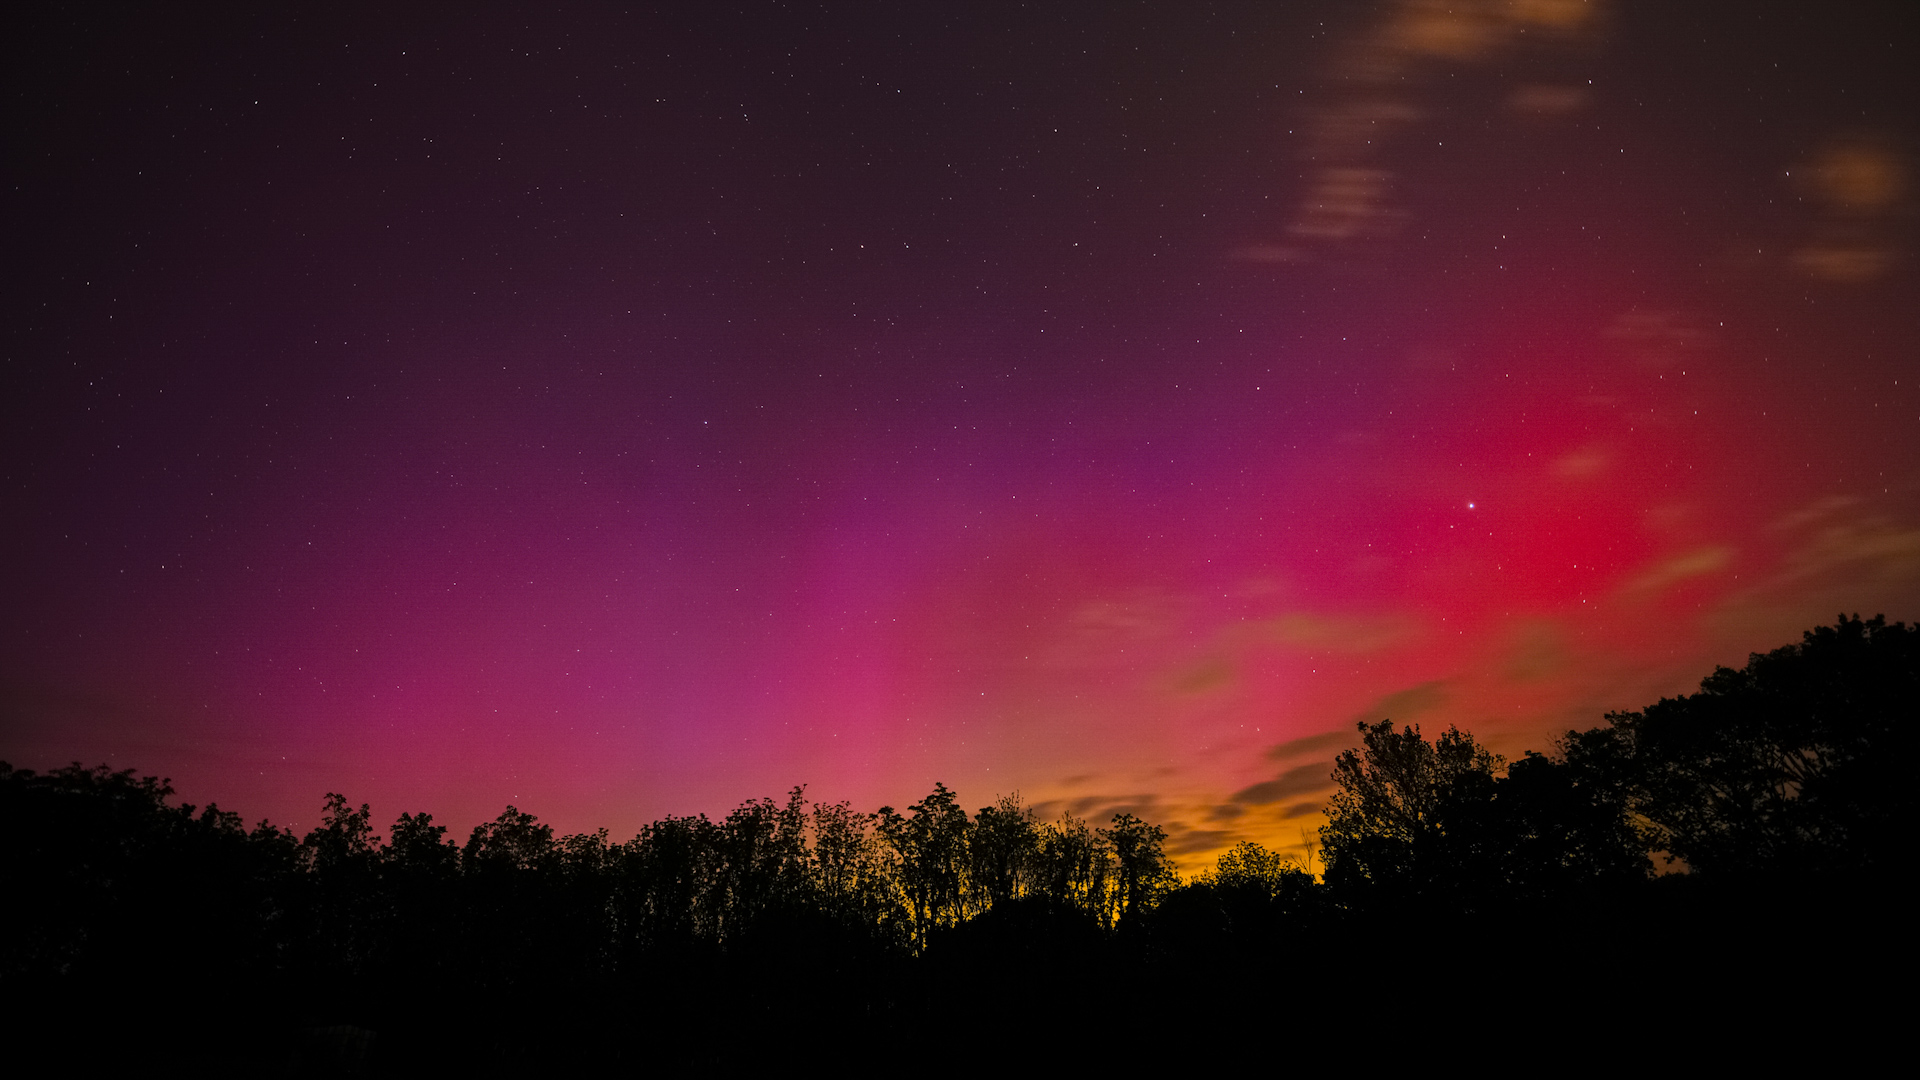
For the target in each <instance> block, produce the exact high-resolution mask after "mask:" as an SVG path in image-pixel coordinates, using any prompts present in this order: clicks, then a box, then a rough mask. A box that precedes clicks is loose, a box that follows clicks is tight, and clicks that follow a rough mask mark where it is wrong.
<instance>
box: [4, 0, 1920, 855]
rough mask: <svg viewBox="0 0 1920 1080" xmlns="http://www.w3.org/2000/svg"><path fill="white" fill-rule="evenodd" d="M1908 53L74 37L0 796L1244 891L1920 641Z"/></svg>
mask: <svg viewBox="0 0 1920 1080" xmlns="http://www.w3.org/2000/svg"><path fill="white" fill-rule="evenodd" d="M1901 15H1902V9H1901V8H1900V7H1899V6H1897V5H1893V4H1879V3H1876V4H1853V5H1837V6H1830V5H1809V4H1800V5H1786V4H1741V5H1733V4H1724V5H1702V6H1699V9H1697V10H1695V9H1689V10H1688V11H1685V12H1676V11H1674V10H1672V9H1671V8H1670V6H1668V5H1658V4H1651V3H1626V2H1614V3H1601V2H1598V0H1595V2H1592V3H1581V2H1579V0H1513V2H1504V3H1503V2H1493V0H1483V2H1479V3H1441V2H1417V0H1396V2H1388V3H1376V4H1370V5H1360V4H1356V5H1335V4H1328V3H1314V4H1295V5H1282V4H1263V3H1254V4H1213V5H1193V4H1158V3H1148V4H1132V5H1107V4H1093V5H1086V4H1062V5H1038V6H1020V5H1013V4H980V5H974V4H968V5H955V6H953V7H952V8H951V9H947V8H922V7H913V6H899V5H855V4H825V5H801V4H794V5H772V4H768V5H747V6H741V7H723V6H717V5H716V6H703V7H701V8H699V9H698V10H697V11H696V10H694V9H692V8H691V7H686V8H681V7H675V6H668V7H666V8H663V9H656V8H647V7H631V8H630V7H624V6H620V5H611V4H573V5H562V6H560V7H558V8H555V9H553V10H550V11H547V12H543V13H538V14H528V13H525V12H519V11H514V10H511V9H508V8H489V9H471V8H463V7H450V8H446V9H442V10H439V11H412V10H409V11H406V12H399V13H396V12H395V11H393V10H389V9H376V8H371V7H368V8H353V7H344V6H339V5H334V6H327V7H315V8H310V9H295V10H292V11H275V12H259V11H251V10H242V9H234V10H230V11H226V12H215V13H202V14H200V15H198V16H191V17H188V16H183V15H182V14H181V13H180V12H179V11H177V10H174V9H170V8H165V7H153V8H124V9H105V8H98V9H95V8H83V9H78V10H75V11H64V10H57V9H48V10H44V11H38V12H33V13H29V14H26V15H14V16H10V18H11V19H13V20H16V25H15V27H14V30H13V32H12V33H10V34H9V35H8V37H9V39H10V40H11V42H12V44H10V45H9V46H8V48H9V72H10V75H9V94H10V95H11V101H12V106H11V108H10V109H9V112H10V113H11V114H12V119H11V120H10V122H9V125H8V126H9V129H10V132H9V133H10V138H9V140H8V143H9V150H8V154H7V177H6V179H7V183H6V185H5V188H4V190H5V198H6V207H7V209H6V230H7V241H6V247H7V250H8V252H9V256H10V258H9V268H10V273H9V288H8V289H7V294H6V299H5V301H4V302H5V305H6V312H7V319H6V322H5V327H4V335H5V337H4V349H5V351H4V378H5V384H4V385H5V393H4V402H5V404H4V409H5V416H6V435H5V439H6V441H5V444H4V445H5V450H4V465H5V467H4V480H5V484H4V496H3V498H4V506H5V513H6V517H7V521H8V528H7V530H6V534H5V535H6V541H5V542H6V545H7V547H6V567H7V569H6V571H5V574H4V576H0V590H3V591H0V605H3V606H4V609H5V610H6V611H7V612H8V613H9V618H8V619H7V620H6V621H5V623H4V628H5V636H4V638H0V758H4V759H6V760H9V761H11V762H13V763H14V764H15V765H18V766H22V767H34V768H47V767H53V766H58V765H61V764H64V763H66V762H67V761H71V760H81V761H83V762H86V763H88V764H91V763H94V762H99V761H104V762H107V763H109V764H112V765H113V766H115V767H116V768H119V767H129V768H136V769H139V770H141V771H142V772H150V773H155V774H162V775H167V776H170V777H172V778H173V780H174V783H175V785H176V787H178V788H179V789H180V792H181V795H182V797H183V798H185V799H187V800H188V801H193V802H205V801H207V800H210V799H211V800H218V801H219V802H220V804H221V805H222V806H224V807H227V808H228V809H233V810H238V811H240V812H242V813H243V814H245V815H246V816H247V818H248V819H249V820H253V819H257V818H260V817H268V818H271V819H273V820H275V821H276V822H283V823H289V824H297V823H303V822H304V823H307V824H311V823H312V821H313V819H314V816H315V815H316V813H317V811H318V809H319V805H320V801H321V796H322V794H323V793H325V792H327V791H340V792H343V793H345V794H346V795H347V796H348V797H349V798H351V799H352V800H354V801H355V802H356V803H357V802H359V801H362V800H364V801H368V802H371V803H372V804H373V807H374V811H375V813H376V815H377V816H378V818H379V819H380V820H383V821H384V820H391V819H392V817H393V816H394V815H396V814H398V813H400V812H401V811H415V810H421V809H425V810H430V811H431V812H433V813H434V815H435V816H436V819H438V820H442V821H446V822H448V823H450V824H453V825H454V826H455V828H456V831H463V830H464V829H465V828H466V827H467V826H470V825H471V824H473V823H474V822H477V821H481V820H485V819H488V818H491V817H492V816H493V815H494V814H496V813H497V812H498V811H499V809H500V807H501V806H502V805H503V804H506V803H512V804H514V805H516V806H519V807H521V808H522V809H525V810H528V811H530V812H532V813H535V814H538V815H539V816H540V817H541V818H542V819H543V820H546V821H550V822H552V823H554V824H555V825H556V827H558V828H560V829H562V830H563V831H580V830H591V829H593V828H596V827H599V826H606V827H608V828H609V829H610V830H611V831H612V832H613V833H614V834H615V835H616V837H624V836H626V835H630V834H631V833H632V832H633V831H634V830H636V829H637V828H638V827H639V826H641V825H642V824H644V823H645V822H646V821H648V820H651V819H653V818H656V817H659V816H661V815H663V814H668V813H672V814H688V813H698V812H706V813H710V814H713V813H720V812H724V811H725V810H726V809H728V808H730V807H731V806H733V805H736V804H738V803H739V802H741V801H742V800H744V799H748V798H756V797H760V796H763V795H774V794H778V793H780V792H783V791H785V790H786V789H788V788H789V787H791V786H793V785H795V784H806V785H809V787H808V791H809V794H810V795H811V796H812V797H814V798H816V799H820V800H824V801H829V802H833V801H839V800H842V799H845V800H850V801H851V802H852V803H853V804H854V805H855V806H856V807H859V808H863V809H871V808H873V807H874V806H877V805H879V804H882V803H890V804H892V805H895V806H902V805H905V804H906V803H908V802H911V801H913V800H915V799H917V798H919V797H920V796H922V795H924V794H925V793H926V792H927V791H928V790H929V789H930V788H931V787H932V785H933V783H934V782H935V781H936V780H939V781H943V782H945V783H946V784H947V785H948V786H949V787H951V788H953V789H955V790H956V791H958V792H960V794H961V796H962V798H963V800H964V801H965V803H966V805H968V806H969V807H973V806H978V805H984V804H985V803H987V802H988V801H990V800H991V799H992V798H993V797H994V796H995V795H997V794H1000V793H1005V792H1011V791H1016V790H1017V791H1018V792H1020V793H1021V795H1022V796H1023V797H1024V798H1025V799H1026V800H1027V801H1028V802H1029V803H1033V804H1035V805H1037V806H1038V807H1040V808H1041V810H1042V812H1043V813H1045V814H1049V815H1051V814H1055V813H1058V812H1060V811H1063V810H1071V811H1072V812H1074V813H1076V814H1079V815H1081V816H1091V817H1095V818H1102V819H1103V818H1104V817H1105V816H1106V815H1108V814H1111V813H1112V812H1114V811H1116V810H1128V811H1131V812H1134V813H1137V814H1140V815H1141V816H1143V817H1146V818H1148V819H1150V820H1153V821H1155V822H1158V823H1160V824H1163V825H1165V826H1166V827H1167V828H1168V830H1169V833H1170V836H1171V839H1170V843H1169V848H1170V850H1171V851H1173V852H1174V853H1175V854H1176V855H1177V856H1179V857H1180V858H1182V860H1183V865H1186V861H1187V860H1199V859H1202V858H1204V857H1205V856H1207V855H1209V854H1210V853H1212V852H1214V851H1217V850H1219V849H1221V848H1223V847H1225V846H1227V845H1229V844H1231V843H1233V842H1235V841H1237V840H1241V839H1255V840H1259V841H1261V842H1263V843H1266V844H1269V845H1270V846H1274V847H1280V848H1284V849H1287V850H1293V851H1298V850H1299V849H1300V846H1301V844H1302V841H1303V838H1305V837H1307V836H1310V835H1311V834H1312V832H1313V830H1314V828H1315V827H1316V826H1317V825H1318V823H1319V819H1318V812H1319V807H1320V805H1321V803H1322V802H1323V800H1324V799H1325V797H1326V795H1327V793H1328V791H1329V789H1330V788H1331V780H1330V778H1329V773H1330V762H1331V760H1332V758H1333V756H1334V754H1335V753H1336V752H1337V751H1338V750H1339V749H1340V748H1341V747H1343V746H1347V745H1351V741H1352V738H1353V734H1352V733H1353V726H1354V722H1355V721H1356V720H1360V719H1366V720H1377V719H1380V718H1382V717H1391V718H1392V719H1394V720H1396V721H1403V722H1414V723H1419V724H1421V725H1422V726H1423V727H1425V728H1426V729H1427V730H1428V731H1433V730H1435V729H1438V728H1444V727H1445V726H1446V725H1447V724H1450V723H1451V724H1457V725H1459V726H1460V727H1462V728H1465V729H1468V730H1471V731H1472V732H1473V733H1474V734H1475V735H1476V736H1477V737H1479V738H1480V739H1482V740H1483V741H1485V742H1486V743H1488V744H1489V745H1490V746H1491V747H1492V748H1493V749H1495V750H1497V751H1499V752H1501V753H1503V754H1506V755H1508V756H1509V757H1512V756H1517V755H1519V754H1520V753H1522V752H1524V751H1525V750H1528V749H1545V748H1546V747H1547V744H1548V740H1549V739H1550V738H1551V737H1552V736H1553V734H1554V733H1556V732H1558V731H1563V730H1565V729H1567V728H1569V727H1576V726H1577V727H1588V726H1592V725H1594V724H1596V723H1599V722H1600V721H1601V719H1602V717H1603V715H1604V714H1605V713H1606V712H1607V711H1608V710H1613V709H1633V708H1639V707H1641V706H1644V705H1646V704H1648V703H1649V702H1651V701H1653V700H1655V699H1657V698H1658V697H1660V696H1662V695H1671V694H1675V693H1681V692H1685V691H1687V690H1689V689H1691V688H1692V687H1693V685H1695V684H1696V683H1697V682H1698V680H1699V679H1700V678H1701V677H1702V676H1704V675H1705V674H1707V672H1709V671H1710V670H1712V667H1713V666H1714V665H1715V664H1729V665H1735V666H1737V665H1739V664H1740V663H1742V662H1743V661H1744V660H1745V658H1746V656H1747V654H1748V653H1749V652H1751V651H1755V650H1765V649H1770V648H1773V647H1775V646H1778V645H1781V644H1785V643H1787V642H1789V641H1793V640H1796V639H1797V638H1798V636H1799V634H1800V632H1801V631H1802V630H1804V629H1807V628H1808V627H1811V626H1813V625H1816V624H1820V623H1824V622H1830V621H1831V620H1832V618H1833V616H1834V614H1835V613H1836V612H1839V611H1843V610H1844V611H1848V612H1853V611H1859V612H1861V613H1863V614H1866V615H1872V614H1875V613H1879V612H1884V613H1885V614H1886V615H1887V617H1888V618H1889V619H1905V620H1909V621H1911V620H1913V619H1915V618H1916V617H1920V471H1917V469H1916V466H1917V465H1920V394H1917V393H1916V392H1915V383H1916V381H1920V364H1917V363H1916V362H1915V361H1916V348H1915V344H1914V343H1915V341H1916V332H1917V331H1920V305H1916V304H1915V303H1914V299H1913V298H1914V297H1915V295H1917V293H1916V288H1915V286H1916V277H1915V272H1914V264H1913V257H1914V245H1913V230H1914V227H1915V209H1916V201H1915V199H1916V197H1915V178H1914V175H1913V158H1912V151H1913V147H1914V138H1915V135H1916V131H1915V120H1916V112H1915V104H1916V94H1915V90H1916V85H1915V80H1916V74H1915V73H1916V72H1920V57H1917V56H1916V55H1915V52H1916V44H1920V42H1916V38H1915V36H1914V33H1913V31H1912V29H1911V27H1910V23H1911V21H1912V20H1910V19H1905V18H1902V17H1901Z"/></svg>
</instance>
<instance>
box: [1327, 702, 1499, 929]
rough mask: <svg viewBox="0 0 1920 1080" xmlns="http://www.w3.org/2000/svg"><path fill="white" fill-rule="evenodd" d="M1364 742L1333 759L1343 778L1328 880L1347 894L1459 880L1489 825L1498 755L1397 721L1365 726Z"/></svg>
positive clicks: (1405, 890)
mask: <svg viewBox="0 0 1920 1080" xmlns="http://www.w3.org/2000/svg"><path fill="white" fill-rule="evenodd" d="M1359 728H1360V733H1361V739H1362V747H1361V749H1360V750H1358V751H1355V750H1348V751H1345V752H1344V753H1342V754H1341V755H1340V756H1339V757H1338V758H1337V759H1335V761H1334V767H1333V779H1334V782H1335V783H1336V784H1337V785H1339V790H1338V791H1337V792H1335V793H1334V796H1333V799H1332V800H1331V801H1330V802H1329V803H1328V806H1327V823H1326V824H1325V825H1324V826H1322V827H1321V829H1320V842H1321V849H1322V852H1323V855H1324V857H1325V859H1326V867H1327V869H1326V878H1327V884H1328V885H1329V886H1331V887H1332V888H1334V889H1335V890H1336V891H1339V892H1342V893H1344V894H1347V895H1349V896H1352V895H1357V894H1358V893H1359V891H1360V890H1362V889H1365V890H1366V891H1367V892H1369V893H1370V894H1372V895H1373V896H1375V897H1381V896H1385V895H1388V894H1392V895H1414V894H1422V893H1432V892H1434V891H1435V890H1436V889H1437V888H1438V889H1445V888H1446V887H1447V886H1449V885H1451V884H1452V883H1454V882H1457V881H1458V880H1459V879H1460V878H1461V877H1462V876H1463V875H1462V871H1463V870H1465V867H1464V866H1463V863H1464V862H1467V861H1472V860H1473V855H1474V854H1475V853H1474V852H1473V851H1472V850H1471V845H1472V843H1473V841H1474V840H1475V839H1478V838H1479V835H1480V834H1481V833H1483V832H1484V828H1483V827H1481V826H1482V824H1483V823H1482V822H1481V821H1477V820H1475V819H1476V818H1479V817H1481V816H1482V813H1481V812H1482V811H1483V809H1484V806H1485V804H1487V803H1490V802H1491V801H1492V799H1493V789H1494V779H1495V774H1496V772H1497V771H1498V770H1499V768H1500V765H1501V762H1500V759H1499V758H1497V757H1495V756H1494V755H1492V754H1490V753H1488V752H1487V751H1486V750H1485V749H1483V748H1482V747H1481V746H1480V745H1479V744H1478V743H1476V742H1474V741H1473V737H1472V736H1470V735H1468V734H1466V733H1465V732H1462V731H1460V730H1458V729H1457V728H1448V729H1447V730H1446V732H1444V733H1443V734H1442V735H1441V736H1440V738H1439V739H1437V740H1435V741H1434V742H1431V743H1430V742H1428V741H1427V740H1425V739H1424V738H1422V737H1421V735H1420V729H1419V728H1418V727H1417V726H1415V727H1407V728H1405V729H1403V730H1401V731H1398V732H1396V731H1394V729H1393V722H1392V721H1390V720H1382V721H1380V722H1379V723H1378V724H1372V725H1368V724H1361V725H1359Z"/></svg>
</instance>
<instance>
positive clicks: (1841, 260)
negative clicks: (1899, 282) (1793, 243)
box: [1788, 134, 1910, 285]
mask: <svg viewBox="0 0 1920 1080" xmlns="http://www.w3.org/2000/svg"><path fill="white" fill-rule="evenodd" d="M1909 172H1910V170H1909V168H1908V166H1907V160H1906V158H1905V156H1904V155H1902V154H1900V153H1899V152H1898V151H1896V150H1895V149H1894V148H1893V147H1892V145H1890V144H1889V142H1888V140H1886V139H1884V138H1881V137H1877V136H1873V135H1861V134H1854V135H1848V136H1843V137H1840V138H1836V139H1833V140H1831V141H1830V142H1828V143H1827V145H1826V146H1825V147H1823V148H1822V149H1821V151H1820V152H1819V154H1818V155H1816V156H1815V157H1814V159H1813V160H1812V161H1811V162H1808V163H1805V164H1802V165H1796V166H1795V167H1793V168H1792V169H1790V170H1789V171H1788V175H1789V176H1790V177H1792V178H1793V179H1794V181H1795V182H1796V183H1797V185H1798V186H1799V187H1800V189H1801V190H1802V191H1803V192H1805V193H1807V194H1808V195H1810V196H1812V199H1813V201H1814V203H1815V204H1816V205H1818V206H1819V208H1820V217H1819V219H1818V220H1817V221H1816V222H1815V224H1814V227H1813V235H1812V236H1811V237H1809V238H1808V240H1807V242H1806V243H1805V244H1803V245H1802V246H1801V247H1800V249H1799V250H1797V251H1795V252H1794V255H1793V261H1794V264H1795V265H1796V266H1798V267H1799V268H1800V270H1801V271H1802V272H1804V273H1806V274H1808V275H1810V276H1812V277H1816V278H1820V279H1822V280H1825V281H1829V282H1833V283H1835V284H1840V285H1860V284H1865V283H1867V282H1870V281H1873V280H1874V279H1876V278H1879V277H1880V276H1881V275H1883V274H1885V273H1886V272H1887V270H1888V269H1889V268H1890V267H1891V266H1892V265H1893V264H1894V262H1895V261H1896V260H1897V259H1898V258H1899V255H1900V252H1899V249H1898V248H1897V247H1896V245H1895V243H1894V240H1893V236H1894V233H1895V229H1894V225H1895V223H1896V221H1897V220H1898V219H1899V218H1901V217H1902V216H1903V211H1904V210H1905V209H1906V207H1907V203H1908V199H1907V188H1908V174H1909Z"/></svg>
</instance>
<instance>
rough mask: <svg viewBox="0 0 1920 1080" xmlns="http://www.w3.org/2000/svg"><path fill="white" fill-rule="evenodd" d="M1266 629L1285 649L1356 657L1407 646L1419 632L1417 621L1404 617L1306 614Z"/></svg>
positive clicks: (1273, 621) (1279, 619) (1285, 618)
mask: <svg viewBox="0 0 1920 1080" xmlns="http://www.w3.org/2000/svg"><path fill="white" fill-rule="evenodd" d="M1267 626H1268V627H1269V628H1270V630H1271V632H1272V634H1273V637H1274V639H1275V640H1276V641H1278V642H1280V643H1281V644H1283V645H1299V646H1304V647H1307V648H1311V649H1332V650H1337V651H1340V652H1355V653H1370V652H1379V651H1381V650H1383V649H1389V648H1392V647H1394V646H1397V645H1403V644H1406V643H1407V642H1408V641H1410V640H1411V639H1412V638H1413V637H1414V636H1415V634H1416V631H1417V627H1416V625H1415V623H1414V621H1413V620H1412V619H1410V618H1407V617H1406V616H1401V615H1388V616H1377V617H1368V616H1357V615H1317V614H1313V613H1311V612H1305V611H1298V612H1292V613H1289V614H1286V615H1279V616H1275V617H1274V618H1273V619H1271V620H1269V621H1268V623H1267Z"/></svg>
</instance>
